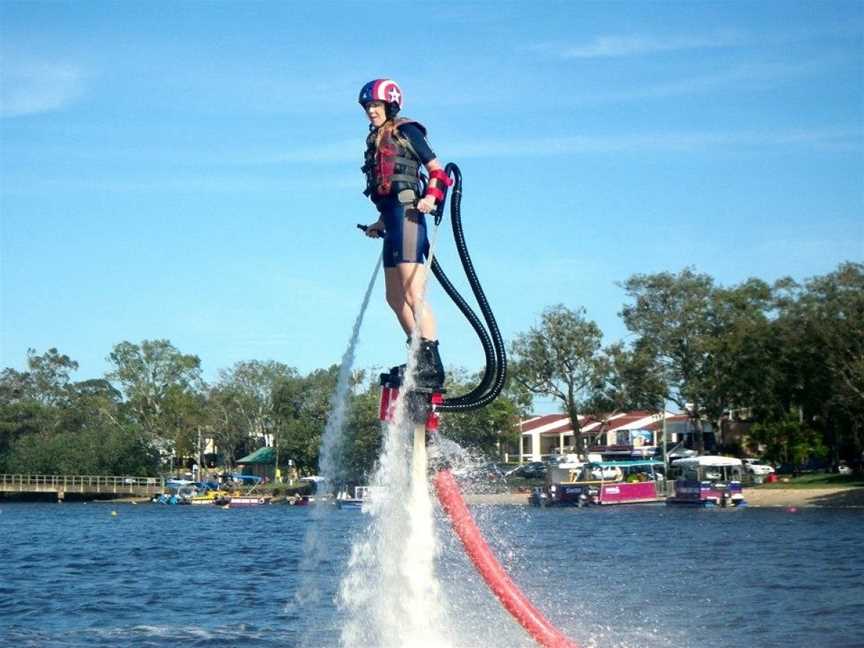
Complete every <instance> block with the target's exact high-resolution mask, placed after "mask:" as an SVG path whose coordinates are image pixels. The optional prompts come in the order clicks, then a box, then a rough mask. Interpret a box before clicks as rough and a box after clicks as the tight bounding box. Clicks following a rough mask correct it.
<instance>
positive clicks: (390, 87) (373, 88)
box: [357, 79, 402, 114]
mask: <svg viewBox="0 0 864 648" xmlns="http://www.w3.org/2000/svg"><path fill="white" fill-rule="evenodd" d="M357 101H359V102H360V105H361V106H363V107H365V106H366V104H368V103H369V102H371V101H383V102H384V105H385V106H387V107H388V108H389V109H390V111H392V112H393V113H394V114H395V113H397V112H399V110H400V109H401V108H402V88H400V87H399V84H398V83H396V82H395V81H394V80H393V79H375V80H374V81H370V82H369V83H367V84H366V85H364V86H363V88H361V90H360V97H359V98H358V99H357Z"/></svg>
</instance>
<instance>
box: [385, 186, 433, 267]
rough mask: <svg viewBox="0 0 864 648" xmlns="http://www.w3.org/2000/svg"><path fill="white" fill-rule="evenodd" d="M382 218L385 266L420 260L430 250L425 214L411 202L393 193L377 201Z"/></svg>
mask: <svg viewBox="0 0 864 648" xmlns="http://www.w3.org/2000/svg"><path fill="white" fill-rule="evenodd" d="M377 206H378V211H380V212H381V218H382V219H383V220H384V229H385V231H386V235H385V236H384V267H385V268H395V267H396V266H397V265H398V264H400V263H423V260H424V259H425V258H426V255H427V253H428V252H429V238H428V236H427V234H426V215H425V214H423V212H421V211H420V210H418V209H417V208H416V207H414V205H413V203H408V204H405V203H402V202H400V201H399V199H398V198H397V197H395V196H392V197H387V198H386V199H384V200H383V201H382V202H380V203H378V205H377Z"/></svg>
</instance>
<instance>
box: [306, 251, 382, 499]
mask: <svg viewBox="0 0 864 648" xmlns="http://www.w3.org/2000/svg"><path fill="white" fill-rule="evenodd" d="M380 268H381V257H379V258H378V262H377V263H376V264H375V270H374V271H373V272H372V277H371V279H369V285H368V286H367V287H366V293H365V294H364V295H363V302H362V304H361V305H360V312H359V313H358V314H357V319H355V320H354V328H353V329H352V331H351V339H350V340H349V341H348V347H347V348H346V349H345V353H343V354H342V362H341V364H340V365H339V377H338V378H337V379H336V389H335V390H334V391H333V397H332V398H331V399H330V416H328V417H327V424H326V426H325V427H324V434H323V435H322V436H321V448H320V450H319V454H318V470H319V474H320V475H321V477H323V478H324V483H323V484H321V485H320V487H321V488H323V489H324V492H327V491H328V490H329V488H330V487H331V486H332V483H333V478H334V477H335V475H336V472H337V459H336V454H337V450H338V447H339V442H340V440H341V439H342V434H343V431H344V428H345V414H346V412H347V411H348V392H349V390H350V388H351V370H352V369H353V367H354V353H355V350H356V348H357V341H358V339H359V338H360V327H361V326H362V325H363V316H364V315H365V314H366V309H367V308H368V306H369V298H370V297H371V295H372V288H374V287H375V280H376V279H377V278H378V271H379V269H380Z"/></svg>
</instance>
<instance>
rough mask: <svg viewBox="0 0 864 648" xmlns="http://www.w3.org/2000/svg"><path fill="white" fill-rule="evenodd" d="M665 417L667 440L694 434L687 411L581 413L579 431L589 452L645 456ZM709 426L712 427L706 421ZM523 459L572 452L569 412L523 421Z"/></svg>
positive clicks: (651, 450) (657, 440)
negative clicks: (590, 414) (661, 413)
mask: <svg viewBox="0 0 864 648" xmlns="http://www.w3.org/2000/svg"><path fill="white" fill-rule="evenodd" d="M664 418H665V420H666V442H667V444H675V443H678V442H679V441H681V440H683V438H684V437H686V436H687V435H688V434H691V433H692V431H691V429H690V428H691V423H690V421H689V420H688V418H687V415H686V414H681V413H674V412H664V414H663V415H662V416H661V415H660V414H659V413H657V412H653V413H652V412H647V411H633V412H619V413H617V414H610V415H609V416H605V417H604V416H580V417H579V427H580V433H581V435H582V437H583V439H584V440H585V446H586V447H587V448H588V450H589V452H597V453H602V454H610V455H612V454H620V455H626V456H644V455H649V454H654V452H655V450H656V448H657V447H658V446H659V445H661V444H662V442H663V420H664ZM705 426H706V430H707V429H711V426H710V424H709V423H707V422H706V423H705ZM520 431H521V439H520V448H519V454H520V457H519V459H520V461H543V460H544V459H548V458H549V457H550V456H554V455H563V454H567V453H568V452H573V450H574V447H575V443H574V442H575V437H574V434H573V429H572V427H571V426H570V419H569V417H568V416H567V415H566V414H546V415H543V416H534V417H532V418H529V419H526V420H524V421H522V423H521V424H520Z"/></svg>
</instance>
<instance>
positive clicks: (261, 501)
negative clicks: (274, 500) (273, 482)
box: [228, 493, 271, 508]
mask: <svg viewBox="0 0 864 648" xmlns="http://www.w3.org/2000/svg"><path fill="white" fill-rule="evenodd" d="M270 499H271V498H270V496H269V495H252V494H250V493H246V494H245V495H232V496H231V498H230V499H229V500H228V507H229V508H240V507H245V506H262V505H265V504H269V503H270Z"/></svg>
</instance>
